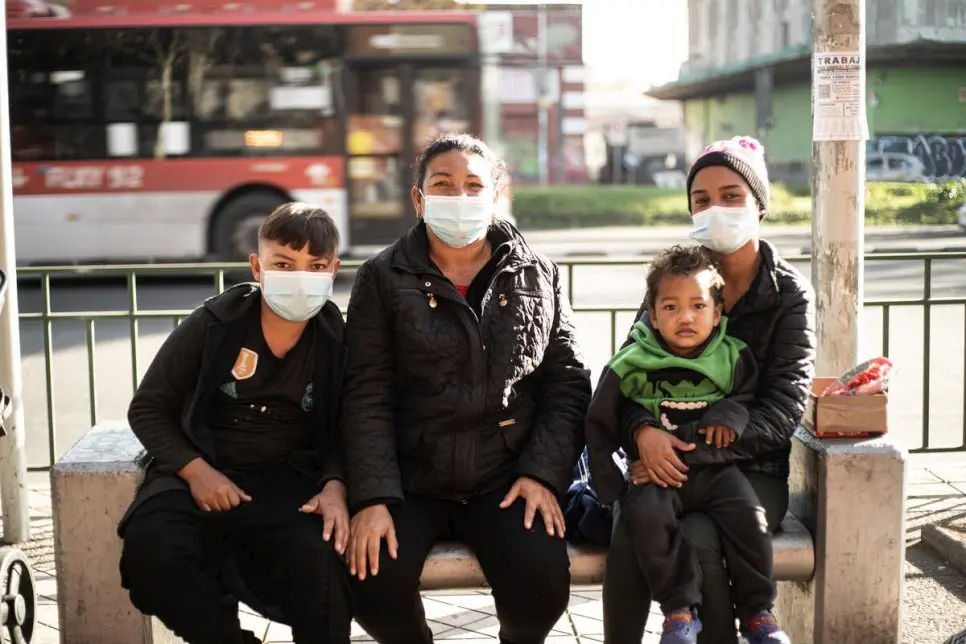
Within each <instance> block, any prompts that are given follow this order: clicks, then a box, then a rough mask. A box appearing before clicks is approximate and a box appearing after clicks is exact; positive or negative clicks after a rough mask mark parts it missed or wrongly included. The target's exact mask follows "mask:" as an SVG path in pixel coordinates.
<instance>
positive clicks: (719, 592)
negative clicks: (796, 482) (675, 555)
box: [604, 472, 788, 644]
mask: <svg viewBox="0 0 966 644" xmlns="http://www.w3.org/2000/svg"><path fill="white" fill-rule="evenodd" d="M743 475H744V476H745V478H746V479H747V480H748V482H749V483H751V486H752V488H753V489H754V490H755V493H756V495H757V497H758V500H759V502H760V504H761V506H762V507H763V508H764V509H765V518H766V520H767V522H768V530H769V531H770V532H774V531H775V530H776V529H777V528H778V526H780V525H781V521H782V519H783V518H784V517H785V512H786V510H787V509H788V483H787V482H786V481H784V480H782V479H778V478H775V477H773V476H769V475H767V474H761V473H758V472H744V473H743ZM648 487H649V486H648ZM615 510H616V512H615V516H614V535H613V540H612V543H611V546H610V551H609V553H608V557H607V570H606V573H605V578H604V641H605V642H607V644H631V643H633V644H639V643H640V641H641V638H642V637H643V636H644V627H645V625H646V623H647V617H648V609H649V607H650V605H651V589H650V587H649V585H648V582H647V578H646V577H645V576H644V573H643V572H641V570H640V568H639V567H638V566H636V565H633V566H632V565H628V562H629V561H636V555H635V548H634V541H633V539H632V536H631V534H630V530H629V529H628V522H627V517H626V516H625V508H624V507H622V506H621V504H618V505H617V507H616V508H615ZM680 523H681V527H682V528H683V529H684V533H685V534H686V535H687V537H688V539H689V540H690V541H691V545H692V547H693V548H694V551H695V553H696V554H697V559H698V563H699V565H700V567H701V572H702V577H703V581H702V585H701V600H702V601H701V621H702V622H703V624H704V629H703V630H702V631H701V634H700V635H699V636H698V642H699V644H735V642H736V641H737V633H736V631H735V611H734V601H733V600H732V594H731V587H730V579H729V573H728V570H727V569H726V568H725V563H724V547H723V540H722V533H721V531H720V529H719V527H718V524H717V523H715V521H714V520H713V519H711V517H710V516H709V515H708V514H706V513H704V512H686V513H685V514H684V515H683V516H682V517H681V520H680Z"/></svg>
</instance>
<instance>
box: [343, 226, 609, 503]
mask: <svg viewBox="0 0 966 644" xmlns="http://www.w3.org/2000/svg"><path fill="white" fill-rule="evenodd" d="M490 239H491V242H493V243H494V248H495V253H494V254H495V255H496V251H500V254H501V255H502V259H501V260H500V261H499V263H498V264H497V266H496V269H495V271H494V273H493V277H492V280H491V282H490V286H489V289H488V290H487V291H486V294H485V295H484V297H483V300H482V307H481V310H482V315H481V316H479V317H477V315H476V313H475V312H474V310H473V309H472V308H471V307H470V306H469V305H468V304H467V303H466V301H465V300H464V299H463V297H462V296H461V295H460V294H459V293H458V292H457V291H456V288H455V287H454V286H453V284H452V283H451V282H450V281H449V280H447V279H446V278H445V277H444V276H443V275H442V273H440V271H439V270H438V269H437V268H436V267H435V266H434V265H433V263H432V262H431V261H430V260H429V251H428V246H427V241H426V229H425V225H424V224H423V223H422V222H420V223H418V224H417V225H416V226H414V227H413V229H412V230H411V231H410V232H409V233H408V234H407V235H406V236H404V237H403V238H401V239H400V240H399V241H397V242H396V243H395V244H394V245H393V246H391V247H390V248H387V249H386V250H384V251H383V252H381V253H379V254H378V255H376V256H375V257H372V258H371V259H369V260H368V261H366V263H365V264H363V266H362V267H361V268H360V269H359V274H358V276H357V278H356V282H355V286H354V287H353V291H352V296H351V299H350V301H349V310H348V318H347V322H346V335H345V338H346V345H347V347H348V349H349V360H348V365H347V371H346V387H345V391H344V399H343V400H344V403H343V410H342V421H341V427H342V434H343V437H344V441H345V442H344V447H345V457H346V459H347V464H348V469H347V474H348V483H349V506H350V508H351V509H352V510H353V511H355V510H358V509H360V508H362V507H365V506H367V505H372V504H374V503H393V502H399V501H402V500H403V498H404V494H416V495H426V496H433V497H439V498H445V499H457V500H462V499H466V498H470V497H472V496H474V495H477V494H480V493H483V492H487V491H491V490H493V489H495V488H497V487H498V486H500V485H504V484H506V483H507V482H509V481H512V480H514V479H515V478H517V477H519V476H522V475H525V476H528V477H531V478H534V479H536V480H538V481H540V482H542V483H544V484H545V485H547V486H548V487H549V488H550V489H551V490H552V491H553V492H554V493H556V494H557V495H558V496H561V495H563V494H565V493H566V491H567V487H568V485H569V484H570V479H571V476H572V473H573V468H574V464H575V463H576V462H577V458H578V456H579V454H580V452H581V450H582V449H583V422H584V417H585V414H586V411H587V405H588V403H589V401H590V374H589V371H588V370H587V369H586V367H585V365H584V362H583V359H582V358H581V356H580V354H579V352H578V350H577V346H576V340H575V337H574V328H573V325H572V323H571V319H570V317H571V311H570V305H569V302H568V301H567V298H566V296H565V295H564V294H563V293H562V291H561V285H560V276H559V272H558V269H557V266H556V265H555V264H554V263H553V262H551V261H549V260H548V259H546V258H544V257H542V256H540V255H537V254H536V253H534V252H533V251H532V250H531V249H530V248H529V247H528V246H527V244H526V242H524V240H523V238H522V237H521V236H520V234H519V233H518V232H517V231H516V230H515V229H513V228H512V226H510V225H509V224H504V223H501V224H499V225H498V226H497V227H494V228H493V229H492V230H491V232H490ZM430 296H432V297H430ZM431 304H435V306H432V305H431Z"/></svg>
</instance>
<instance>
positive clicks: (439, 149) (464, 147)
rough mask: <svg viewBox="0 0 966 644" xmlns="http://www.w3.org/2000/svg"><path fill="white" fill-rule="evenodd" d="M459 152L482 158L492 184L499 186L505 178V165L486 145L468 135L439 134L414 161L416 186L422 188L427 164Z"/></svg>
mask: <svg viewBox="0 0 966 644" xmlns="http://www.w3.org/2000/svg"><path fill="white" fill-rule="evenodd" d="M453 150H459V151H460V152H467V153H470V154H478V155H480V156H481V157H483V158H484V159H485V160H486V161H487V162H488V163H489V164H490V167H491V168H492V170H491V175H492V179H493V183H494V184H496V185H497V186H499V185H500V184H501V183H502V182H503V180H504V178H505V177H506V164H505V163H504V162H503V160H502V159H500V158H499V157H497V156H496V154H494V153H493V150H491V149H490V146H488V145H487V144H486V143H484V142H483V141H481V140H480V139H478V138H476V137H475V136H470V135H469V134H441V135H439V136H438V137H436V138H435V139H434V140H433V142H432V143H430V144H429V145H428V146H426V149H425V150H423V151H422V153H421V154H420V155H419V158H418V159H417V160H416V186H417V187H419V188H422V187H423V181H425V180H426V167H427V166H428V165H429V162H430V161H432V160H433V159H435V158H436V157H438V156H439V155H441V154H445V153H447V152H452V151H453Z"/></svg>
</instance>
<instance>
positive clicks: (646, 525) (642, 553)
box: [621, 465, 775, 621]
mask: <svg viewBox="0 0 966 644" xmlns="http://www.w3.org/2000/svg"><path fill="white" fill-rule="evenodd" d="M621 508H622V511H623V517H624V521H625V524H626V526H627V529H628V531H629V532H630V534H631V540H632V541H633V542H634V553H635V555H636V559H637V565H638V567H639V568H640V569H641V571H642V572H643V573H644V577H646V578H647V582H648V585H649V586H650V587H651V592H652V593H653V594H654V597H655V599H657V601H658V602H659V603H660V604H661V610H662V612H663V613H664V614H665V615H666V614H668V613H670V612H672V611H675V610H679V609H682V608H684V609H687V608H690V607H692V606H698V605H700V604H701V566H700V565H699V564H698V556H697V553H695V551H694V548H693V547H692V546H691V541H690V539H688V537H687V534H685V532H684V530H682V529H681V524H680V523H679V521H678V517H680V516H681V515H682V514H684V513H685V512H688V511H702V512H704V513H705V514H707V515H708V516H710V517H711V519H712V520H714V522H715V523H716V524H717V526H718V529H719V530H720V532H721V534H722V548H723V550H724V559H725V562H726V564H727V567H728V574H729V576H730V577H731V586H732V599H733V601H734V603H735V607H736V608H737V612H738V617H739V619H741V620H742V621H745V620H747V619H749V618H750V617H752V616H754V615H756V614H758V613H760V612H762V611H765V610H771V608H772V605H773V602H774V600H775V582H774V581H772V549H771V534H770V533H769V532H768V526H767V523H766V522H765V517H764V510H762V509H761V508H760V506H759V505H758V496H757V495H756V494H755V490H754V488H752V487H751V483H749V482H748V479H746V478H745V477H744V475H743V474H742V473H741V471H740V470H739V469H738V468H737V467H735V466H733V465H724V466H715V467H702V468H696V469H693V470H691V472H690V473H689V474H688V480H687V482H686V483H685V484H684V486H683V487H681V488H680V489H673V488H663V487H659V486H657V485H632V486H630V487H629V488H628V489H627V491H626V492H625V493H624V496H623V497H622V498H621Z"/></svg>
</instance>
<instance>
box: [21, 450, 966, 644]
mask: <svg viewBox="0 0 966 644" xmlns="http://www.w3.org/2000/svg"><path fill="white" fill-rule="evenodd" d="M908 491H909V493H908V497H909V498H908V502H907V520H908V525H907V535H906V544H907V551H906V584H905V597H904V602H903V636H902V639H901V642H902V644H941V643H942V642H944V641H945V640H946V638H948V637H949V636H950V635H952V634H954V633H956V632H958V631H960V630H962V629H964V628H966V575H964V574H963V573H962V572H960V571H958V570H956V569H955V568H953V567H952V566H950V565H949V564H948V563H947V562H945V561H943V560H942V559H941V558H939V557H938V556H936V554H935V553H934V552H933V551H931V550H930V549H929V548H927V547H925V546H924V545H923V544H922V543H921V541H920V530H921V528H922V526H923V525H925V524H927V523H942V522H948V521H951V520H954V519H955V518H956V517H961V516H963V514H964V513H966V455H962V456H959V455H957V456H953V457H950V456H946V457H943V458H942V459H939V458H937V457H934V456H914V457H913V459H912V462H911V465H910V469H909V485H908ZM30 505H31V515H32V517H33V530H34V534H33V537H34V538H33V540H32V541H31V543H30V544H28V546H27V547H26V551H27V553H28V556H29V557H30V558H31V562H32V564H33V565H34V567H35V569H36V574H37V579H38V590H39V594H40V595H41V599H40V606H39V615H38V619H39V621H40V625H39V627H38V632H37V633H36V636H35V638H34V640H33V642H32V644H59V634H58V632H57V587H56V579H55V578H54V573H55V571H54V558H53V545H52V538H53V528H52V521H51V519H50V516H51V513H50V489H49V484H48V483H47V478H46V475H41V474H32V475H31V492H30ZM424 602H425V606H426V613H427V616H428V618H429V619H430V620H431V626H432V628H433V632H434V633H435V634H436V641H437V642H439V643H441V644H442V643H446V642H450V643H453V644H455V643H457V642H459V643H460V644H483V643H493V642H496V641H497V640H496V633H497V622H496V619H495V618H494V617H493V612H494V611H493V603H492V601H491V598H490V596H489V595H488V593H486V592H482V591H480V592H464V593H431V594H428V595H427V596H426V598H425V600H424ZM651 613H652V615H651V621H650V622H649V624H648V630H649V634H648V635H647V636H646V637H645V639H644V644H657V640H658V636H657V634H656V633H655V630H656V629H657V628H659V626H660V617H659V616H658V615H656V613H655V607H651ZM242 620H243V622H244V624H245V625H246V626H247V627H248V628H251V629H253V630H256V631H257V632H258V633H259V634H260V635H263V636H264V637H263V642H265V643H269V642H270V643H273V644H282V643H288V642H291V641H292V639H291V634H290V632H289V631H288V629H287V628H285V627H282V626H279V625H278V624H269V623H267V622H265V621H264V620H262V619H261V618H259V617H257V616H255V615H253V614H250V613H243V614H242ZM353 640H355V641H359V642H367V641H369V640H367V639H366V637H365V634H364V633H363V632H362V631H361V630H360V629H358V627H356V628H354V630H353ZM591 642H603V625H602V621H601V601H600V591H599V590H598V589H586V590H578V591H575V592H574V593H573V594H572V595H571V598H570V607H569V609H568V611H567V614H566V615H565V616H564V617H563V619H561V620H560V622H559V623H558V624H557V626H556V628H555V629H554V634H553V636H552V637H550V638H549V639H548V640H547V643H548V644H565V643H566V644H589V643H591Z"/></svg>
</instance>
